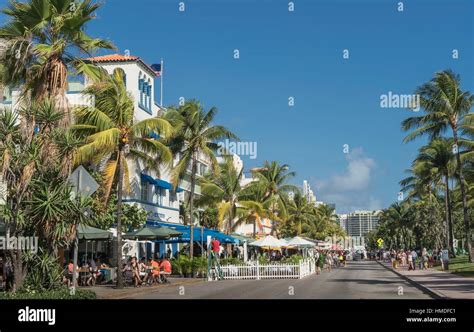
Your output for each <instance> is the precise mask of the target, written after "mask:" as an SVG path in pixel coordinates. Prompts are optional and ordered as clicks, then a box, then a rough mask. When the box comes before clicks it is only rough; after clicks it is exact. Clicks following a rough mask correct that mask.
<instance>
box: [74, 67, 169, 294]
mask: <svg viewBox="0 0 474 332" xmlns="http://www.w3.org/2000/svg"><path fill="white" fill-rule="evenodd" d="M84 93H85V94H90V95H93V96H94V97H95V107H80V108H78V110H77V111H76V116H77V119H76V124H75V125H73V126H72V128H73V129H75V130H77V131H78V132H81V133H82V134H83V135H85V144H84V145H82V146H81V147H80V148H79V149H78V150H77V154H76V156H75V163H76V164H82V163H89V162H93V163H95V164H99V163H104V162H106V164H105V167H104V186H105V196H104V199H105V200H107V199H108V198H109V195H110V192H111V189H112V186H113V185H116V186H117V248H118V250H117V257H116V260H117V264H118V265H119V266H120V261H121V250H120V248H121V247H122V222H121V220H122V197H123V193H124V192H128V191H129V188H130V185H129V179H130V177H129V171H128V164H127V160H137V161H140V162H141V163H142V164H143V165H144V167H145V168H146V169H149V170H152V171H155V172H156V173H157V174H158V175H159V172H160V165H169V164H170V163H171V161H172V154H171V151H170V150H169V148H168V147H167V146H166V145H165V144H164V143H163V142H162V141H161V139H155V138H152V136H154V135H153V134H158V135H160V136H163V137H166V136H170V135H171V134H172V127H171V125H170V124H169V122H168V121H166V120H165V119H162V118H159V117H153V118H149V119H145V120H142V121H139V122H136V123H134V103H133V99H132V96H131V95H130V94H129V92H127V89H126V86H125V82H124V73H123V70H121V69H116V70H114V72H113V74H112V75H104V77H103V81H102V82H100V83H95V84H92V85H91V86H89V87H88V88H87V89H85V91H84ZM117 286H118V287H123V280H122V275H121V274H120V273H119V274H118V276H117Z"/></svg>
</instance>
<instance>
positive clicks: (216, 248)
mask: <svg viewBox="0 0 474 332" xmlns="http://www.w3.org/2000/svg"><path fill="white" fill-rule="evenodd" d="M211 250H212V254H213V255H214V257H215V258H216V259H217V260H219V253H220V251H221V243H220V242H219V240H218V239H216V238H215V237H214V238H212V241H211Z"/></svg>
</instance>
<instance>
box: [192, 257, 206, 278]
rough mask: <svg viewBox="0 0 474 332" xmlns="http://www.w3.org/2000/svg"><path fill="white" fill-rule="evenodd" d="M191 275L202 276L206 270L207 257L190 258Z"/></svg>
mask: <svg viewBox="0 0 474 332" xmlns="http://www.w3.org/2000/svg"><path fill="white" fill-rule="evenodd" d="M192 270H193V276H196V277H197V276H204V275H205V274H206V272H207V258H206V257H194V258H193V260H192Z"/></svg>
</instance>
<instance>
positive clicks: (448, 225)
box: [444, 175, 454, 254]
mask: <svg viewBox="0 0 474 332" xmlns="http://www.w3.org/2000/svg"><path fill="white" fill-rule="evenodd" d="M444 205H445V207H446V247H447V248H449V250H450V251H451V252H452V253H453V254H454V245H453V229H452V227H453V222H452V216H451V199H450V195H449V178H448V176H447V175H445V194H444Z"/></svg>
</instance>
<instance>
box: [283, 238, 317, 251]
mask: <svg viewBox="0 0 474 332" xmlns="http://www.w3.org/2000/svg"><path fill="white" fill-rule="evenodd" d="M287 242H288V245H289V246H292V247H299V248H311V247H314V246H315V244H314V243H313V242H310V241H308V240H305V239H303V238H301V237H299V236H295V237H294V238H292V239H290V240H288V241H287Z"/></svg>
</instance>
